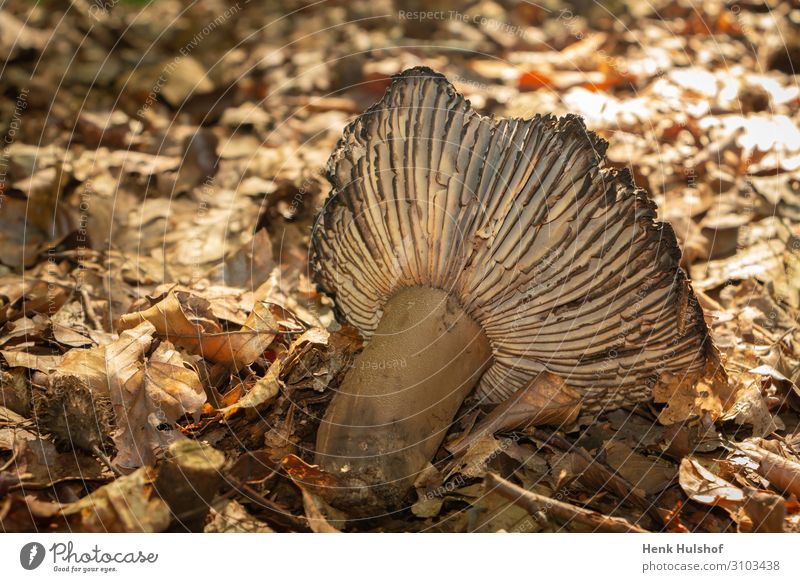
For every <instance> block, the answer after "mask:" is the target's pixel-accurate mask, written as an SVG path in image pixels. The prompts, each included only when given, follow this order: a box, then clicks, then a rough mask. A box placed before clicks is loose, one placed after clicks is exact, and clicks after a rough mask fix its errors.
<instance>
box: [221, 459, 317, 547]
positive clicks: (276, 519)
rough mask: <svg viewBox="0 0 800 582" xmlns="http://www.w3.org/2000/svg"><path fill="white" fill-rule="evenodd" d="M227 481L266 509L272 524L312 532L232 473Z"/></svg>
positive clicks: (303, 522)
mask: <svg viewBox="0 0 800 582" xmlns="http://www.w3.org/2000/svg"><path fill="white" fill-rule="evenodd" d="M225 481H226V482H227V483H228V485H230V486H231V487H232V488H233V489H235V490H236V491H237V492H238V493H241V494H243V495H244V496H245V497H247V498H248V499H250V500H251V501H253V502H254V503H257V504H258V505H259V506H260V507H261V508H263V509H266V510H267V512H269V514H270V517H271V518H272V522H273V523H275V524H276V525H278V526H280V527H283V528H286V529H292V528H294V529H295V530H297V531H301V532H307V531H310V530H309V528H308V525H307V524H306V523H305V521H304V520H303V519H301V518H298V517H296V516H294V515H292V514H291V513H289V512H288V511H287V510H286V509H284V508H283V507H281V506H280V505H278V504H277V503H275V502H274V501H270V500H269V499H267V498H266V497H264V496H263V495H261V494H260V493H259V492H258V491H256V490H255V489H253V488H252V487H250V485H248V484H247V483H242V482H241V481H239V480H238V479H237V478H236V477H234V476H233V475H231V474H230V473H227V474H226V475H225Z"/></svg>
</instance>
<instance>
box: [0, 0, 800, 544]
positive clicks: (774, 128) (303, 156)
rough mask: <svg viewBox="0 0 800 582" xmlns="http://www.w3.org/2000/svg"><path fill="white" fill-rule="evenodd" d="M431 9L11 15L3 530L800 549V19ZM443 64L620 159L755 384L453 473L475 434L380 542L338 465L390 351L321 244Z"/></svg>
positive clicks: (670, 7)
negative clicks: (342, 142) (364, 380)
mask: <svg viewBox="0 0 800 582" xmlns="http://www.w3.org/2000/svg"><path fill="white" fill-rule="evenodd" d="M401 4H406V5H408V8H400V7H398V6H396V5H395V4H394V3H392V2H390V1H388V0H371V1H369V2H366V1H361V0H358V1H354V2H321V3H316V4H311V5H308V6H306V5H305V4H304V3H300V2H280V3H274V4H273V3H268V4H267V5H262V4H261V3H257V2H249V3H248V2H239V1H232V0H231V1H228V2H225V1H221V0H216V1H209V2H205V1H204V2H202V3H201V2H198V3H196V4H192V5H191V6H188V7H187V5H185V4H184V3H180V2H173V1H164V2H156V3H153V4H152V5H150V4H148V5H144V4H139V3H133V4H131V3H128V2H120V3H117V2H105V3H93V2H91V1H88V0H87V1H79V2H66V1H54V2H49V3H46V4H37V5H33V4H32V3H28V2H22V1H16V2H15V1H11V2H7V3H6V4H5V5H4V6H3V8H2V12H0V56H2V58H3V61H4V64H2V68H1V69H0V87H1V88H2V91H0V93H2V95H1V96H0V134H1V135H2V139H3V140H4V141H3V143H2V146H1V147H2V148H3V149H2V153H1V154H0V396H1V397H2V399H0V530H2V531H35V530H38V531H166V530H182V529H187V528H188V529H204V530H205V531H335V530H344V531H446V532H462V531H501V530H505V531H607V530H611V531H619V530H625V531H638V530H647V531H670V532H687V531H689V532H695V531H700V532H729V531H730V532H735V531H745V532H747V531H800V504H798V497H800V416H799V415H798V413H800V390H798V384H800V328H799V327H798V322H800V319H799V318H798V315H799V314H800V129H798V127H799V126H800V108H798V104H800V89H799V87H798V82H797V79H798V77H797V76H796V75H794V74H793V71H794V69H793V67H794V66H798V64H800V44H798V40H797V38H798V36H797V29H798V26H799V25H800V7H798V5H797V4H796V3H795V4H792V3H783V2H767V3H763V2H760V1H756V0H752V1H750V0H748V1H743V2H735V3H722V2H716V1H712V2H703V3H693V2H689V1H688V0H681V1H679V2H663V1H659V2H650V3H632V4H631V5H625V4H623V3H621V2H617V3H615V2H609V3H607V8H601V7H600V6H599V5H595V4H593V3H589V2H585V3H583V2H576V3H573V5H568V4H566V3H561V2H559V0H553V1H550V2H545V3H544V4H543V5H542V6H539V5H537V4H534V3H510V2H509V3H507V4H506V3H505V2H492V1H480V2H469V3H455V4H460V7H459V8H455V7H454V5H455V4H454V3H444V2H427V3H422V2H406V3H401ZM639 4H641V5H642V6H641V7H639V6H638V5H639ZM278 5H281V7H280V8H279V7H278ZM289 5H291V8H289V7H288V6H289ZM417 5H419V6H417ZM439 5H441V8H437V6H439ZM422 6H426V8H424V10H427V11H429V12H428V13H426V14H420V13H419V10H422V9H423V8H421V7H422ZM292 10H296V11H295V12H291V11H292ZM416 65H426V66H429V67H431V68H433V69H436V70H438V71H439V72H441V73H443V74H445V75H446V76H447V77H448V78H449V79H450V80H451V81H452V82H453V83H454V85H455V86H456V87H457V89H458V90H459V91H461V92H463V93H464V94H465V95H466V96H467V97H468V98H469V99H470V101H471V102H472V104H473V106H474V107H475V108H476V109H477V110H479V111H480V112H482V113H485V114H493V115H496V116H499V117H500V116H518V117H529V116H532V115H533V114H535V113H546V112H550V113H554V114H556V115H563V114H566V113H575V114H578V115H580V116H582V117H583V118H584V119H585V121H586V124H587V126H588V127H589V128H590V129H592V130H594V131H596V132H597V133H598V134H599V135H601V136H602V137H604V138H605V139H607V140H608V141H609V143H610V146H609V149H608V158H609V162H610V163H611V164H612V165H614V166H618V167H620V168H627V169H629V170H630V172H631V173H632V175H633V177H634V180H635V182H636V184H637V186H639V187H641V188H644V189H646V190H647V191H649V192H650V194H651V196H652V197H653V199H654V200H655V201H656V202H657V204H658V212H659V217H660V219H662V220H668V221H670V223H671V224H672V226H673V228H674V230H675V232H676V234H677V236H678V239H679V243H680V246H681V248H682V251H683V258H682V265H683V267H684V268H685V269H686V271H687V273H688V274H689V275H690V278H691V281H692V285H693V288H694V290H695V292H696V294H697V296H698V298H699V301H700V303H701V305H702V307H703V308H704V311H705V314H706V320H707V323H708V326H709V328H710V331H711V335H712V338H713V340H714V344H715V346H716V349H717V350H718V352H719V355H720V363H721V366H722V368H720V370H718V372H719V373H718V374H717V375H716V376H715V378H714V380H713V381H711V380H706V381H701V382H699V383H698V384H697V385H696V386H689V387H686V386H682V387H681V392H680V394H678V395H677V396H676V395H671V398H672V399H671V400H669V401H668V405H667V406H666V407H665V406H664V405H663V404H656V403H654V402H647V403H644V404H640V405H637V406H635V407H629V408H626V409H619V410H614V411H609V412H605V413H603V414H601V415H599V416H598V417H593V418H583V417H581V418H580V419H578V420H577V421H575V422H572V423H570V424H569V425H568V426H567V425H561V426H559V425H558V424H556V425H555V426H554V425H552V424H546V425H542V426H535V427H534V426H528V427H527V428H525V429H520V430H508V431H505V432H500V433H498V434H495V435H483V436H480V437H478V438H474V439H473V440H472V441H471V444H470V446H469V447H466V450H462V451H461V452H459V453H458V454H455V455H453V454H451V453H450V452H449V451H448V449H447V446H448V445H452V444H453V443H454V442H456V441H457V440H458V439H461V438H463V437H465V436H467V435H469V433H470V431H471V430H472V429H473V428H474V426H475V424H476V421H477V420H480V416H479V415H478V412H476V413H475V414H472V415H467V416H466V417H462V418H461V419H460V420H459V422H458V423H457V424H456V425H455V426H453V428H452V429H451V431H450V434H449V435H448V437H447V439H446V441H445V444H444V445H443V446H442V448H441V450H440V451H439V453H438V454H437V457H436V459H434V463H433V465H432V466H431V467H429V468H428V469H427V470H426V472H425V473H424V475H423V478H420V480H418V482H417V486H416V489H415V491H414V492H412V494H411V496H410V497H409V499H408V504H407V506H406V507H405V508H403V509H402V510H399V511H396V512H392V513H388V514H386V515H384V516H381V517H376V518H373V519H369V520H358V519H350V518H349V517H350V516H347V515H346V514H344V513H343V512H341V511H340V510H337V509H334V508H333V507H331V506H330V505H328V503H327V502H326V501H325V500H324V499H323V496H322V495H320V494H319V488H320V487H323V486H324V485H325V483H326V479H327V478H328V477H327V476H326V475H325V474H323V473H321V472H320V471H319V470H317V469H316V468H315V467H314V466H313V465H312V464H311V463H313V457H314V437H315V434H316V430H317V426H318V424H319V419H320V417H321V415H322V414H323V413H324V411H325V409H326V407H327V405H328V403H329V401H330V398H331V394H332V387H334V386H336V385H337V384H338V383H339V382H340V381H341V379H342V377H343V375H344V373H345V372H346V371H347V369H348V366H349V365H350V363H351V362H352V360H353V357H354V354H355V353H356V352H357V351H358V350H359V349H360V347H361V338H360V336H359V335H358V333H357V332H356V331H355V330H353V329H352V328H349V327H346V326H344V327H343V326H341V325H340V324H338V323H337V322H336V320H335V318H334V315H333V309H332V303H331V300H330V299H329V298H327V297H325V296H324V295H322V294H320V293H319V292H318V291H317V290H316V288H315V286H314V284H313V282H312V280H311V276H310V273H309V265H308V243H309V235H310V231H311V227H312V224H313V221H314V218H315V214H316V212H317V210H318V209H319V208H320V207H321V206H322V202H323V200H324V198H325V197H326V196H327V194H328V192H329V185H328V183H327V181H326V179H325V176H324V168H325V164H326V161H327V158H328V156H329V155H330V153H331V151H332V150H333V147H334V146H335V144H336V141H337V140H338V138H339V137H340V136H341V132H342V129H343V128H344V126H345V125H346V124H347V123H348V122H349V121H350V120H352V119H353V118H354V117H355V116H356V115H358V114H359V113H360V112H362V111H363V110H364V109H366V108H367V107H368V106H369V105H371V104H372V103H374V102H375V101H377V100H378V99H379V98H380V97H381V96H382V94H383V92H384V91H385V89H386V87H387V86H388V83H389V80H390V78H391V76H392V75H394V74H396V73H398V72H400V71H402V70H404V69H406V68H408V67H411V66H416ZM704 382H705V383H704ZM485 412H488V408H487V409H486V410H484V411H483V412H482V413H481V414H483V413H485ZM196 441H202V442H203V443H205V444H206V445H208V447H213V448H214V449H215V450H216V451H217V452H214V451H210V452H209V449H208V447H206V448H192V447H191V446H188V445H189V444H190V443H194V442H196ZM170 450H171V451H173V457H170V454H169V452H168V451H170ZM178 450H180V451H183V454H184V455H185V457H186V458H187V459H189V461H185V459H184V460H180V459H179V461H180V462H179V461H176V459H175V457H174V451H178ZM199 457H203V458H202V459H200V460H198V458H199ZM192 459H194V461H192ZM184 461H185V463H184V465H186V464H187V463H188V464H189V465H191V462H195V461H196V462H197V463H198V464H199V465H202V467H201V469H202V470H200V469H198V470H197V471H198V474H199V476H196V478H197V479H198V481H197V482H195V483H193V486H195V487H196V489H197V492H196V495H198V496H199V497H198V499H197V500H195V501H196V503H195V505H198V506H199V505H203V504H206V505H207V507H206V508H205V509H204V508H203V507H200V509H198V507H190V508H189V510H186V508H183V511H184V513H183V514H181V513H180V511H182V510H181V509H180V508H178V509H176V507H178V506H180V500H177V501H176V500H175V499H174V498H173V497H174V496H170V493H169V490H171V489H175V490H181V489H180V488H181V487H183V486H185V485H186V484H185V483H183V481H181V479H182V478H181V477H178V476H176V475H179V474H181V472H180V471H177V472H176V471H175V467H176V463H177V465H178V466H179V468H180V467H184V468H185V466H184V465H181V463H183V462H184ZM186 466H188V465H186ZM515 486H517V487H520V488H522V489H523V490H524V491H522V492H521V491H520V490H519V489H516V488H515ZM525 492H527V494H525ZM208 508H210V509H208ZM206 509H207V511H206ZM195 510H196V511H199V515H200V519H199V522H198V520H197V515H198V514H197V513H192V511H195ZM206 513H207V514H208V515H206Z"/></svg>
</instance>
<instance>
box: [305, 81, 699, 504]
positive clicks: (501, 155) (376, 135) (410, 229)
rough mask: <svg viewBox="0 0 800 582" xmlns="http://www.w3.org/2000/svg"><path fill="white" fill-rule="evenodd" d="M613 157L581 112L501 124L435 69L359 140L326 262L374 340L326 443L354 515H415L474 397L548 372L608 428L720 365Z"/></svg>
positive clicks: (322, 241)
mask: <svg viewBox="0 0 800 582" xmlns="http://www.w3.org/2000/svg"><path fill="white" fill-rule="evenodd" d="M606 145H607V144H606V142H605V141H603V140H602V139H600V138H599V137H597V136H596V135H595V134H594V133H592V132H589V131H587V130H586V128H585V126H584V124H583V122H582V121H581V119H580V118H578V117H575V116H572V115H567V116H566V117H563V118H561V119H556V118H554V117H552V116H550V115H545V116H541V115H537V116H535V117H534V118H533V119H527V120H526V119H493V118H487V117H483V116H481V115H479V114H478V113H476V112H475V111H473V110H472V109H471V107H470V104H469V102H468V101H467V100H465V99H464V98H463V96H461V95H460V94H459V93H457V92H456V91H455V89H454V88H453V86H452V85H451V84H450V83H449V82H448V81H447V80H446V79H445V78H444V77H443V76H442V75H440V74H437V73H435V72H433V71H431V70H430V69H427V68H415V69H411V70H408V71H405V72H404V73H402V74H400V75H398V76H396V77H395V78H394V80H393V82H392V85H391V87H390V88H389V89H388V90H387V92H386V95H385V96H384V98H383V99H382V100H381V101H380V102H379V103H377V104H376V105H374V106H373V107H371V108H370V109H368V110H367V111H366V112H365V113H363V114H362V115H361V116H360V117H358V118H357V119H356V120H355V121H353V122H352V123H351V124H350V125H349V126H348V127H347V128H346V129H345V131H344V136H343V138H342V139H341V141H340V143H339V144H338V147H337V149H336V150H335V152H334V153H333V155H332V156H331V158H330V160H329V165H328V178H329V180H330V182H331V184H332V192H331V195H330V196H329V198H328V199H327V201H326V203H325V207H324V208H323V210H322V211H321V213H320V217H319V219H318V222H317V224H316V225H315V229H314V232H313V235H312V246H313V260H312V265H313V268H314V271H315V273H316V278H317V281H318V283H319V285H320V287H321V288H322V289H323V290H324V291H325V292H326V293H328V294H329V295H330V296H331V297H333V298H334V301H335V306H336V312H337V316H338V317H339V318H340V319H341V320H343V321H345V322H347V323H350V324H352V325H354V326H356V327H357V328H358V329H359V330H360V331H361V333H362V334H363V335H364V337H365V338H366V339H367V340H368V344H367V346H366V348H365V349H364V350H363V352H362V353H361V354H360V356H359V357H358V359H357V360H356V361H355V363H354V365H353V368H352V369H351V370H350V372H349V373H348V375H347V376H346V378H345V380H344V381H343V383H342V385H341V387H340V388H339V391H338V393H337V394H336V395H335V396H334V398H333V400H332V402H331V404H330V407H329V408H328V411H327V413H326V415H325V418H324V419H323V422H322V424H321V426H320V429H319V433H318V437H317V462H318V463H319V464H320V465H321V466H322V467H323V468H324V469H326V470H328V471H331V472H333V473H335V474H337V475H339V476H340V477H341V478H342V481H343V482H345V483H347V484H348V485H350V486H351V487H353V489H352V490H351V491H350V492H349V494H350V495H349V499H350V500H351V502H353V503H359V504H361V505H362V506H365V507H369V506H373V505H374V506H378V507H392V506H395V505H396V504H397V503H398V502H399V501H401V500H402V498H403V497H404V495H405V494H406V493H407V491H408V490H409V488H410V486H411V485H412V483H413V481H414V478H415V476H416V475H417V474H418V473H419V471H420V470H421V469H422V468H423V467H424V466H425V464H426V463H427V462H429V461H430V460H431V459H432V458H433V455H434V454H435V452H436V450H437V448H438V447H439V445H440V444H441V441H442V439H443V437H444V436H445V433H446V432H447V430H448V428H449V426H450V424H451V423H452V421H453V418H454V416H455V414H456V412H457V411H458V408H459V407H460V405H461V404H462V402H463V400H464V398H465V397H466V396H467V395H468V394H469V393H470V391H471V390H472V389H473V388H474V387H475V385H477V395H478V396H479V397H480V398H482V399H485V401H488V402H499V401H502V400H504V399H505V398H507V397H508V396H510V395H511V394H513V393H514V392H515V391H516V390H518V389H519V388H521V387H523V386H524V385H525V384H526V383H527V382H528V381H530V379H531V378H532V377H534V376H535V375H536V374H538V373H539V372H542V371H549V372H551V373H554V374H557V375H559V376H561V377H563V378H565V379H567V381H568V383H569V385H570V386H572V387H574V388H576V389H577V390H578V391H579V392H580V393H581V395H582V399H583V402H582V406H583V410H584V411H589V412H597V411H599V410H601V409H602V408H606V407H610V408H614V407H619V406H622V405H626V404H633V403H636V402H640V401H643V400H646V399H647V398H648V397H649V396H650V393H651V390H652V388H653V387H654V386H655V385H656V384H657V383H658V381H659V378H660V377H661V375H662V373H665V372H667V373H672V374H687V373H692V372H695V371H698V370H700V369H701V368H702V367H703V366H704V364H705V361H706V353H707V351H708V350H707V343H708V342H707V335H708V332H707V329H706V325H705V323H704V321H703V317H702V311H701V309H700V307H699V305H698V303H697V300H696V299H695V297H694V295H693V294H692V291H691V289H690V287H689V283H688V281H687V280H686V276H685V275H684V273H683V271H681V269H680V268H679V266H678V260H679V258H680V251H679V249H678V247H677V244H676V240H675V235H674V233H673V231H672V228H671V227H670V226H669V225H667V224H663V223H658V222H655V221H654V219H655V217H656V212H655V205H654V204H653V202H651V201H650V200H649V199H648V198H647V196H646V194H645V193H644V192H643V191H642V190H639V189H637V188H635V187H634V185H633V183H632V180H631V177H630V174H629V173H628V172H627V171H620V170H616V169H613V168H609V167H607V166H606V165H605V164H604V153H605V149H606Z"/></svg>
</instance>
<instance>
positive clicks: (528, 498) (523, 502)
mask: <svg viewBox="0 0 800 582" xmlns="http://www.w3.org/2000/svg"><path fill="white" fill-rule="evenodd" d="M485 483H486V486H487V487H488V488H490V489H491V490H492V491H495V492H496V493H497V494H499V495H500V496H502V497H504V498H505V499H508V500H509V501H511V502H512V503H513V504H514V505H518V506H519V507H522V508H523V509H525V510H526V511H528V513H530V514H531V515H534V516H535V515H536V514H537V513H539V512H544V513H545V514H546V513H547V512H550V513H552V515H553V516H554V517H555V518H556V519H558V520H559V521H562V522H565V523H566V522H570V521H575V522H577V523H580V524H582V525H585V526H588V527H590V528H592V530H593V531H597V532H610V533H647V530H645V529H642V528H640V527H639V526H637V525H633V524H632V523H630V522H629V521H627V520H625V519H622V518H619V517H611V516H608V515H602V514H600V513H597V512H596V511H591V510H589V509H584V508H582V507H576V506H574V505H572V504H570V503H565V502H563V501H558V500H556V499H551V498H550V497H545V496H543V495H539V494H538V493H534V492H533V491H528V490H527V489H523V488H522V487H518V486H517V485H514V484H513V483H511V482H509V481H506V480H505V479H503V478H502V477H498V476H497V475H494V474H492V473H489V474H487V475H486V479H485Z"/></svg>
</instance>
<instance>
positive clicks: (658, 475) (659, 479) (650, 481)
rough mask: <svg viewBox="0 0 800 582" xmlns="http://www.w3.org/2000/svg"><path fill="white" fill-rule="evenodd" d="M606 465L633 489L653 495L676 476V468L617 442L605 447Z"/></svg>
mask: <svg viewBox="0 0 800 582" xmlns="http://www.w3.org/2000/svg"><path fill="white" fill-rule="evenodd" d="M605 453H606V463H607V464H608V465H609V466H610V467H611V468H612V469H615V470H616V471H618V472H619V474H620V475H622V476H623V477H624V478H625V479H627V480H628V481H630V482H631V483H632V484H633V485H634V487H639V488H641V489H642V490H644V491H645V493H648V494H651V495H654V494H656V493H660V492H661V491H663V490H664V489H665V488H666V487H667V486H668V485H669V484H670V483H671V482H672V480H673V479H674V478H675V476H676V475H677V472H678V471H677V467H676V466H675V465H673V464H672V463H670V462H668V461H665V460H663V459H659V458H653V457H646V456H644V455H641V454H639V453H637V452H636V451H634V450H633V449H632V448H630V447H629V446H628V445H626V444H624V443H621V442H619V441H611V442H609V443H606V446H605Z"/></svg>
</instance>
